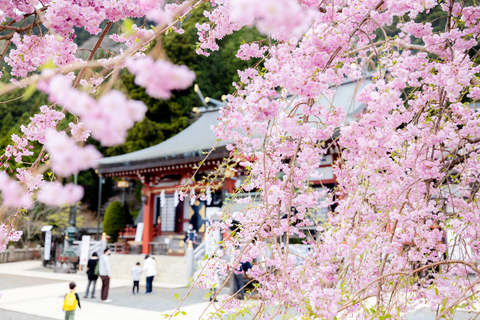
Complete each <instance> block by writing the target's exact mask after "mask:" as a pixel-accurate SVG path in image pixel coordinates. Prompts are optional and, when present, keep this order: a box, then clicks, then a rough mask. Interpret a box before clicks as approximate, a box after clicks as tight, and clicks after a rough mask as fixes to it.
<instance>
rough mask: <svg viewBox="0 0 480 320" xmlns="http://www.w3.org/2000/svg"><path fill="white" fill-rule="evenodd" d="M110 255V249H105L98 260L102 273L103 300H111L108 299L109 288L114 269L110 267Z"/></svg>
mask: <svg viewBox="0 0 480 320" xmlns="http://www.w3.org/2000/svg"><path fill="white" fill-rule="evenodd" d="M109 255H110V250H108V248H107V249H105V251H103V255H102V256H100V259H99V262H98V264H99V265H98V274H99V275H100V279H102V294H101V299H102V301H103V302H111V300H108V289H109V288H110V275H111V274H112V271H111V269H110V261H109V260H108V256H109Z"/></svg>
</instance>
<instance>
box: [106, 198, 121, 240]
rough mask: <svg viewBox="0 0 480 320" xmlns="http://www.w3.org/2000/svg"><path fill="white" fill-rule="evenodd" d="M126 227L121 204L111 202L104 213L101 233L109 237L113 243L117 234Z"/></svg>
mask: <svg viewBox="0 0 480 320" xmlns="http://www.w3.org/2000/svg"><path fill="white" fill-rule="evenodd" d="M126 225H127V219H126V216H125V212H124V208H123V204H122V203H121V202H120V201H113V202H111V203H110V204H109V205H108V207H107V210H106V211H105V217H104V219H103V232H105V233H106V234H108V235H109V236H110V239H111V240H112V241H113V242H115V241H117V239H118V233H119V232H120V231H121V230H122V229H123V228H125V226H126Z"/></svg>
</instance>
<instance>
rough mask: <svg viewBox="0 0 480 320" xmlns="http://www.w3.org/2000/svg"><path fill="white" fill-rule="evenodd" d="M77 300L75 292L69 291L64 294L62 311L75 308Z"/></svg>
mask: <svg viewBox="0 0 480 320" xmlns="http://www.w3.org/2000/svg"><path fill="white" fill-rule="evenodd" d="M77 305H78V301H77V297H76V296H75V292H73V291H71V292H69V293H67V294H66V295H65V300H63V310H64V311H73V310H75V309H77Z"/></svg>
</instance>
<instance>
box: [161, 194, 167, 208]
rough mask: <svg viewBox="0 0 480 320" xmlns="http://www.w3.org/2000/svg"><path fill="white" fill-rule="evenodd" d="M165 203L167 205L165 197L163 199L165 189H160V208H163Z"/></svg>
mask: <svg viewBox="0 0 480 320" xmlns="http://www.w3.org/2000/svg"><path fill="white" fill-rule="evenodd" d="M166 205H167V199H165V190H162V192H161V193H160V206H161V207H162V208H165V206H166Z"/></svg>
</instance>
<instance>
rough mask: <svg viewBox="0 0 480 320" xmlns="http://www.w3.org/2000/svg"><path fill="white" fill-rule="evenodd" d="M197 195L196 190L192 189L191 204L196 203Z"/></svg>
mask: <svg viewBox="0 0 480 320" xmlns="http://www.w3.org/2000/svg"><path fill="white" fill-rule="evenodd" d="M196 198H197V196H196V195H195V190H193V189H192V190H190V205H191V206H193V205H194V204H195V200H196Z"/></svg>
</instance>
